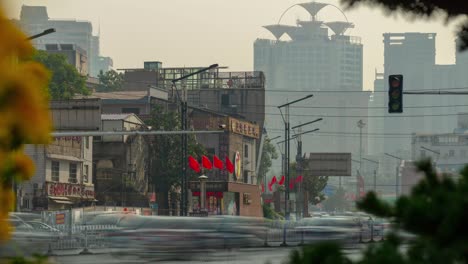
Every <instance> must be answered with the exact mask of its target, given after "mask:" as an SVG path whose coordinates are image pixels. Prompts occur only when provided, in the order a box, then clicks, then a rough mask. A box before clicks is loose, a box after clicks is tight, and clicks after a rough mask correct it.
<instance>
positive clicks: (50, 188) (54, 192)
mask: <svg viewBox="0 0 468 264" xmlns="http://www.w3.org/2000/svg"><path fill="white" fill-rule="evenodd" d="M46 186H47V195H49V196H68V197H86V198H94V187H92V186H83V185H80V184H71V183H59V182H47V183H46Z"/></svg>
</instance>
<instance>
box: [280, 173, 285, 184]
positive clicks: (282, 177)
mask: <svg viewBox="0 0 468 264" xmlns="http://www.w3.org/2000/svg"><path fill="white" fill-rule="evenodd" d="M285 180H286V178H285V177H284V175H283V176H281V179H280V181H279V182H278V184H279V185H283V184H284V181H285Z"/></svg>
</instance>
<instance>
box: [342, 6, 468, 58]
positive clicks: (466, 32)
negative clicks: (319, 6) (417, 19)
mask: <svg viewBox="0 0 468 264" xmlns="http://www.w3.org/2000/svg"><path fill="white" fill-rule="evenodd" d="M341 2H342V3H343V4H345V5H346V6H347V7H348V8H349V7H354V6H357V5H361V4H365V5H371V6H381V7H383V8H385V9H386V10H387V11H389V12H390V13H394V12H403V13H405V14H411V15H415V16H422V17H432V16H435V15H440V14H441V13H443V14H445V16H446V21H450V20H453V19H454V18H458V17H463V18H464V21H463V23H462V24H461V25H460V27H459V30H458V37H459V40H460V43H459V49H460V50H466V49H467V48H468V18H467V15H468V5H467V4H466V1H464V0H450V1H447V0H341Z"/></svg>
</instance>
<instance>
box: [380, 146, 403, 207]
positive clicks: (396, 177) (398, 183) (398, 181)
mask: <svg viewBox="0 0 468 264" xmlns="http://www.w3.org/2000/svg"><path fill="white" fill-rule="evenodd" d="M384 154H385V155H387V156H389V157H391V158H394V159H397V160H399V161H402V160H403V159H402V158H400V157H397V156H394V155H391V154H388V153H384ZM398 167H399V166H398V164H397V167H396V174H395V198H396V197H398V195H400V192H399V185H400V179H399V177H398V170H399V169H398Z"/></svg>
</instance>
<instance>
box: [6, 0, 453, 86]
mask: <svg viewBox="0 0 468 264" xmlns="http://www.w3.org/2000/svg"><path fill="white" fill-rule="evenodd" d="M0 1H3V2H5V3H6V5H7V7H8V12H9V16H10V17H16V18H17V17H19V13H20V9H21V6H22V5H44V6H47V9H48V14H49V17H50V18H52V19H77V20H89V21H91V22H92V24H93V29H94V32H95V33H96V34H97V32H98V28H99V25H100V32H101V54H102V55H104V56H110V57H112V58H113V60H114V68H140V67H142V66H143V61H145V60H147V61H148V60H158V61H162V62H163V66H208V65H211V64H213V63H218V64H220V65H223V66H229V69H230V70H232V71H246V70H247V71H248V70H252V69H253V42H254V41H255V39H256V38H273V37H272V35H271V34H270V33H269V32H268V31H267V30H265V29H263V28H262V26H263V25H268V24H276V23H277V22H278V19H279V17H280V16H281V14H282V13H283V12H284V11H285V10H286V9H287V8H288V7H290V6H292V5H294V4H297V3H302V2H307V1H306V0H303V1H301V0H235V1H234V0H132V1H130V0H0ZM322 2H325V3H330V4H334V5H338V6H339V2H338V0H323V1H322ZM345 13H346V16H347V17H348V20H349V21H350V22H353V23H354V24H355V28H354V29H352V30H350V31H348V34H350V35H354V36H360V37H361V38H362V43H363V44H364V88H365V89H371V88H372V86H373V80H374V71H375V69H376V68H377V69H378V70H379V71H382V69H383V66H382V65H383V42H382V33H386V32H435V33H437V43H436V45H437V46H436V48H437V57H436V61H437V63H439V64H450V63H454V52H455V44H454V36H455V34H454V32H455V30H456V25H457V24H456V23H451V24H449V25H444V23H443V20H442V19H438V20H433V22H428V21H423V20H414V21H410V20H408V19H405V18H403V17H402V16H386V15H384V12H383V11H381V10H380V9H370V8H367V7H361V8H358V9H353V10H349V11H345ZM319 14H320V19H322V20H325V21H334V20H343V16H342V15H341V13H340V12H339V11H337V10H336V9H334V8H332V7H326V8H325V9H323V11H321V12H320V13H319ZM297 18H301V19H307V18H308V16H307V13H306V12H305V11H304V10H303V9H301V8H300V7H297V6H296V7H294V8H292V9H290V10H289V11H288V12H287V13H286V14H285V16H284V18H283V20H282V22H283V23H287V24H294V23H295V20H296V19H297Z"/></svg>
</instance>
